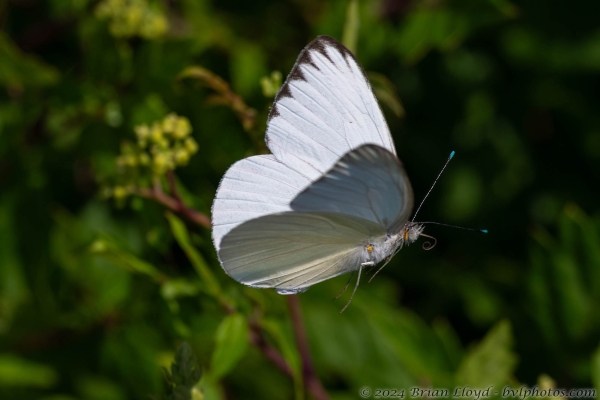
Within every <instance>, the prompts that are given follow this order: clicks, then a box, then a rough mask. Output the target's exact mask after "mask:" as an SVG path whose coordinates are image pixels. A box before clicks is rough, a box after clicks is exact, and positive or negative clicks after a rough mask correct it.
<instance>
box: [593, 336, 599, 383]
mask: <svg viewBox="0 0 600 400" xmlns="http://www.w3.org/2000/svg"><path fill="white" fill-rule="evenodd" d="M592 383H593V384H594V387H595V388H596V390H600V346H599V347H598V348H597V349H596V351H595V352H594V354H593V355H592Z"/></svg>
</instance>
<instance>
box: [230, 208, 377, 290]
mask: <svg viewBox="0 0 600 400" xmlns="http://www.w3.org/2000/svg"><path fill="white" fill-rule="evenodd" d="M384 235H385V231H384V230H383V229H382V228H381V227H380V226H378V225H376V224H374V223H372V222H370V221H367V220H364V219H361V218H357V217H353V216H348V215H342V214H333V213H304V212H294V211H291V212H285V213H280V214H271V215H265V216H263V217H259V218H256V219H253V220H250V221H247V222H245V223H243V224H241V225H239V226H237V227H235V228H234V229H232V230H231V232H229V233H228V234H227V235H226V236H225V237H224V238H223V240H222V242H221V247H220V249H219V259H220V260H221V263H222V265H223V268H224V269H225V271H226V272H227V273H228V274H229V275H230V276H232V277H233V278H234V279H236V280H237V281H239V282H242V283H244V284H246V285H250V286H254V287H262V288H267V287H268V288H276V289H277V290H278V291H280V292H282V293H291V292H298V291H302V290H305V289H306V288H308V287H309V286H311V285H313V284H315V283H317V282H321V281H323V280H325V279H329V278H332V277H334V276H337V275H340V274H343V273H346V272H348V271H352V270H355V269H358V267H359V266H360V263H361V255H362V254H363V253H364V251H365V250H364V246H365V243H367V242H368V241H369V239H370V238H373V237H383V236H384Z"/></svg>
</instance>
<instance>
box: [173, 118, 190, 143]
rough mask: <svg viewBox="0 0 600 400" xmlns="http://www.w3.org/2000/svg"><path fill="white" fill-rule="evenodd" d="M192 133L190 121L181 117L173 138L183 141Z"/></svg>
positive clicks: (176, 124)
mask: <svg viewBox="0 0 600 400" xmlns="http://www.w3.org/2000/svg"><path fill="white" fill-rule="evenodd" d="M191 132H192V125H191V124H190V121H189V120H188V119H187V118H185V117H180V118H178V119H177V122H176V123H175V129H174V130H173V137H175V138H177V139H183V138H185V137H186V136H188V135H189V134H190V133H191Z"/></svg>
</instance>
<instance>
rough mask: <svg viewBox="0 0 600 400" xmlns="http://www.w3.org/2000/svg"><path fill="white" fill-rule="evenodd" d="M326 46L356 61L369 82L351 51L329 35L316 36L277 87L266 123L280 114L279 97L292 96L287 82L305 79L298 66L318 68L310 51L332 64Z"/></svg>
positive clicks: (346, 58)
mask: <svg viewBox="0 0 600 400" xmlns="http://www.w3.org/2000/svg"><path fill="white" fill-rule="evenodd" d="M327 47H332V48H334V49H335V50H337V51H338V52H339V53H340V54H341V55H342V56H343V57H344V60H346V62H347V63H349V61H348V59H351V60H353V61H354V62H355V63H356V65H358V66H359V67H360V70H361V72H362V74H363V76H364V77H365V80H366V81H367V84H369V81H368V79H367V75H366V74H365V71H364V70H363V68H362V66H361V65H360V63H359V62H358V60H356V58H355V57H354V55H353V54H352V52H351V51H350V50H348V49H347V48H346V46H344V45H343V44H341V43H340V42H339V41H338V40H336V39H334V38H332V37H331V36H326V35H321V36H317V37H316V38H315V39H314V40H313V41H312V42H310V43H309V44H308V45H306V47H305V48H304V49H303V50H302V51H301V52H300V55H298V58H297V59H296V63H295V64H294V66H293V68H292V70H291V71H290V73H289V75H288V77H287V79H286V80H285V82H284V83H283V85H281V89H279V92H278V93H277V95H276V96H275V99H274V100H273V106H272V107H271V111H270V112H269V117H268V118H267V124H268V123H269V121H271V119H273V118H275V117H278V116H279V115H280V113H279V110H278V109H277V102H278V101H279V100H280V99H283V98H286V97H292V92H291V90H290V86H289V84H290V83H291V82H293V81H298V80H301V81H306V78H305V77H304V74H303V73H302V70H301V69H300V67H301V66H303V65H310V66H312V67H313V68H315V69H317V70H318V69H319V68H318V67H317V65H316V64H315V63H314V62H313V60H312V58H311V56H310V52H311V51H316V52H319V53H320V54H322V55H323V56H324V57H325V58H327V59H328V60H329V62H331V63H332V64H334V62H333V60H332V59H331V58H330V57H329V54H327V50H326V49H327ZM369 86H370V84H369Z"/></svg>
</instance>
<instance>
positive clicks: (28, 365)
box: [0, 355, 58, 388]
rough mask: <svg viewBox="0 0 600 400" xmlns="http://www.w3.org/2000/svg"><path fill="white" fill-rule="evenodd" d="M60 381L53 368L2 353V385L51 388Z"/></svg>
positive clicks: (0, 382) (0, 367)
mask: <svg viewBox="0 0 600 400" xmlns="http://www.w3.org/2000/svg"><path fill="white" fill-rule="evenodd" d="M57 381H58V374H57V373H56V371H54V370H53V369H52V368H50V367H47V366H45V365H42V364H38V363H35V362H32V361H28V360H25V359H22V358H19V357H15V356H12V355H0V387H10V386H25V387H38V388H49V387H52V386H54V384H55V383H56V382H57Z"/></svg>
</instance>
